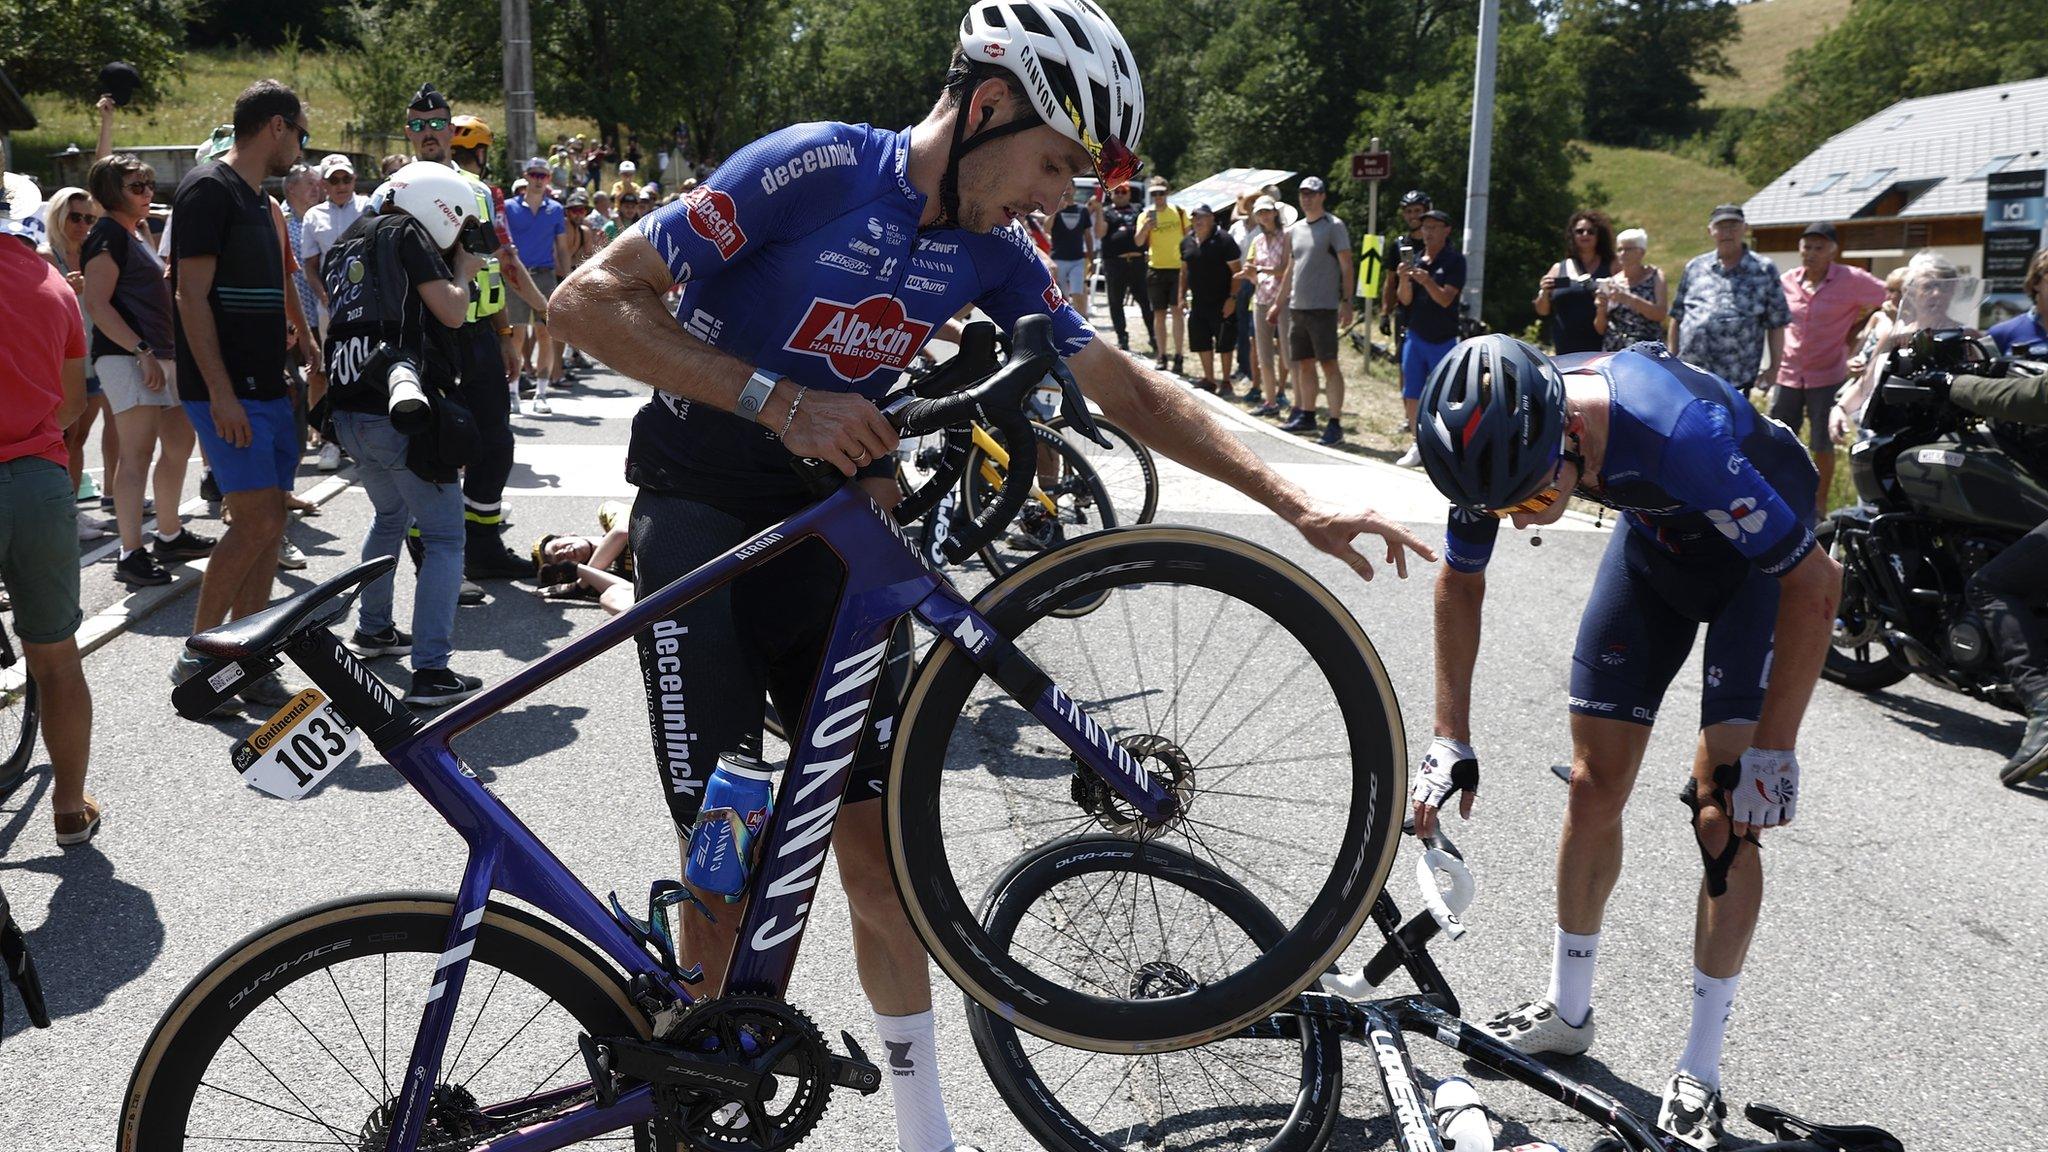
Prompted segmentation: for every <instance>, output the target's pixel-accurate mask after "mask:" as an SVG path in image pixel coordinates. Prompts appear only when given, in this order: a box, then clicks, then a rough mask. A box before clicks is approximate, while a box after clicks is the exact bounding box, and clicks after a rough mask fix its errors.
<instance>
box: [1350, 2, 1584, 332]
mask: <svg viewBox="0 0 2048 1152" xmlns="http://www.w3.org/2000/svg"><path fill="white" fill-rule="evenodd" d="M1473 51H1474V39H1473V37H1472V36H1469V35H1468V36H1463V37H1460V38H1459V39H1458V40H1457V41H1456V42H1455V43H1454V44H1453V45H1452V46H1451V47H1450V49H1449V51H1448V52H1447V53H1446V55H1447V57H1448V58H1449V59H1452V60H1462V61H1467V62H1469V61H1470V60H1471V59H1472V55H1473ZM1560 53H1561V49H1560V46H1559V45H1557V44H1556V43H1554V42H1553V41H1552V40H1551V39H1550V38H1549V37H1548V36H1547V35H1546V34H1545V32H1544V30H1543V28H1542V26H1541V25H1539V24H1536V23H1533V22H1530V23H1520V24H1515V25H1507V24H1505V23H1504V24H1503V26H1502V28H1501V34H1500V56H1499V68H1498V71H1497V76H1496V80H1495V88H1494V107H1493V180H1492V186H1491V188H1490V189H1489V197H1488V204H1487V211H1488V226H1487V230H1486V285H1487V287H1486V297H1485V302H1484V310H1483V317H1484V319H1485V320H1486V322H1487V323H1488V324H1490V325H1492V327H1493V328H1494V330H1495V331H1501V332H1520V331H1522V330H1524V329H1525V328H1527V327H1528V325H1529V323H1530V321H1531V319H1532V318H1533V317H1534V309H1533V306H1532V305H1531V303H1530V299H1531V297H1533V296H1534V295H1535V285H1536V281H1537V280H1538V279H1540V278H1541V277H1542V274H1543V270H1544V269H1545V268H1547V267H1548V266H1549V265H1550V263H1551V262H1552V261H1554V260H1556V259H1557V257H1558V255H1559V254H1560V253H1559V246H1560V244H1561V239H1560V237H1561V233H1562V231H1563V227H1564V223H1565V220H1566V219H1567V218H1568V217H1569V216H1570V215H1571V213H1572V210H1573V208H1574V207H1575V206H1576V205H1575V204H1574V203H1573V201H1572V194H1571V177H1572V167H1573V165H1574V164H1576V163H1578V162H1579V161H1580V160H1582V159H1583V158H1584V156H1583V150H1582V149H1580V148H1578V147H1576V146H1575V145H1573V144H1572V140H1573V139H1574V138H1575V136H1576V135H1577V133H1578V129H1579V124H1578V119H1577V116H1576V115H1575V114H1574V113H1575V107H1576V104H1575V97H1576V94H1577V82H1578V78H1577V76H1576V74H1575V73H1574V71H1573V70H1572V69H1571V68H1570V67H1569V66H1568V64H1567V62H1566V61H1564V60H1563V59H1561V58H1560ZM1471 114H1472V74H1471V69H1470V67H1469V64H1468V66H1467V67H1465V68H1463V69H1447V70H1445V71H1444V72H1443V73H1442V75H1441V76H1440V77H1439V78H1437V79H1434V80H1431V81H1428V82H1426V83H1423V84H1421V85H1419V86H1417V87H1416V88H1415V89H1413V90H1412V91H1410V92H1407V93H1392V92H1386V93H1378V94H1375V95H1373V96H1371V97H1369V98H1368V99H1367V100H1366V101H1365V106H1364V108H1363V109H1362V110H1361V111H1360V112H1359V115H1358V118H1357V121H1356V127H1355V129H1354V131H1353V134H1352V145H1351V147H1352V148H1354V149H1359V150H1362V149H1363V148H1364V147H1365V144H1366V142H1367V140H1368V138H1370V137H1373V136H1378V137H1379V138H1380V143H1381V145H1382V146H1383V147H1385V148H1387V149H1388V150H1390V151H1391V152H1392V153H1393V154H1394V165H1395V169H1396V171H1397V172H1398V173H1399V174H1400V177H1399V183H1400V184H1401V185H1403V186H1414V187H1421V188H1427V189H1429V191H1430V192H1431V194H1432V195H1433V196H1434V197H1435V198H1436V203H1437V205H1438V206H1439V207H1442V208H1443V209H1444V210H1445V211H1447V212H1449V213H1451V216H1452V221H1453V223H1452V228H1453V234H1454V235H1455V234H1456V231H1457V230H1458V229H1461V228H1462V227H1463V226H1464V221H1463V220H1462V219H1459V215H1460V210H1461V207H1462V205H1463V204H1464V202H1465V192H1466V180H1465V178H1466V152H1467V146H1468V142H1469V141H1470V139H1471V133H1470V131H1469V130H1468V125H1469V123H1470V119H1471ZM1329 175H1330V177H1331V184H1332V187H1333V188H1342V187H1344V186H1346V185H1348V184H1350V181H1349V180H1348V179H1346V176H1347V175H1348V173H1346V172H1341V171H1338V170H1336V167H1335V165H1334V164H1333V165H1332V166H1331V168H1330V170H1329ZM1352 202H1353V203H1355V202H1356V200H1355V198H1354V200H1353V201H1352ZM1340 211H1345V209H1340ZM1351 216H1355V217H1356V219H1355V220H1353V219H1350V217H1347V219H1348V220H1349V222H1351V223H1352V224H1353V231H1354V232H1362V231H1363V230H1364V228H1363V214H1362V213H1356V212H1352V213H1351ZM1383 226H1384V225H1383Z"/></svg>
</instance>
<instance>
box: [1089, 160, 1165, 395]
mask: <svg viewBox="0 0 2048 1152" xmlns="http://www.w3.org/2000/svg"><path fill="white" fill-rule="evenodd" d="M1139 212H1140V209H1139V208H1138V206H1137V205H1136V204H1133V203H1131V186H1130V185H1129V184H1119V185H1117V186H1116V187H1114V188H1112V189H1110V190H1109V203H1107V204H1104V205H1103V206H1102V214H1101V217H1100V218H1099V219H1097V220H1096V222H1095V238H1096V240H1098V241H1100V245H1099V246H1100V248H1101V250H1102V274H1103V278H1104V279H1105V280H1106V281H1108V283H1107V285H1106V287H1107V288H1108V289H1109V326H1110V327H1111V328H1112V329H1113V330H1115V332H1116V346H1117V347H1119V348H1121V349H1123V350H1124V351H1126V352H1128V351H1130V348H1131V342H1130V339H1129V336H1128V335H1127V334H1126V333H1125V331H1124V323H1125V322H1124V306H1125V302H1126V300H1127V298H1131V297H1135V298H1136V299H1137V301H1138V314H1139V315H1140V316H1143V317H1144V318H1145V331H1146V332H1148V333H1149V332H1151V331H1152V301H1151V298H1150V297H1148V296H1146V295H1145V250H1144V249H1143V248H1140V247H1138V215H1139ZM1153 353H1154V355H1157V354H1158V349H1157V348H1155V349H1153Z"/></svg>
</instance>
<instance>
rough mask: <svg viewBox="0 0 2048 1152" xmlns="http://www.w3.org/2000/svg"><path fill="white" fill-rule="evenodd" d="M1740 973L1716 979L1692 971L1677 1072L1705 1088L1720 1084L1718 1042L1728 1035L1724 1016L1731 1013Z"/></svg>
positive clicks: (1700, 972)
mask: <svg viewBox="0 0 2048 1152" xmlns="http://www.w3.org/2000/svg"><path fill="white" fill-rule="evenodd" d="M1741 984H1742V973H1740V972H1737V973H1736V974H1735V975H1733V976H1729V977H1727V978H1725V979H1716V978H1714V977H1712V976H1709V975H1707V974H1706V973H1704V972H1702V971H1700V970H1699V969H1698V968H1694V969H1693V970H1692V1028H1691V1030H1690V1031H1688V1032H1687V1033H1686V1034H1685V1053H1684V1055H1681V1056H1680V1057H1679V1058H1678V1071H1680V1072H1684V1073H1686V1074H1687V1075H1689V1076H1692V1077H1694V1078H1695V1079H1697V1080H1699V1081H1700V1082H1701V1083H1703V1084H1705V1085H1706V1086H1707V1087H1709V1088H1713V1089H1716V1090H1719V1089H1720V1087H1721V1042H1722V1041H1723V1040H1726V1039H1727V1038H1728V1018H1729V1017H1730V1016H1732V1015H1734V1014H1735V990H1736V988H1738V987H1740V986H1741Z"/></svg>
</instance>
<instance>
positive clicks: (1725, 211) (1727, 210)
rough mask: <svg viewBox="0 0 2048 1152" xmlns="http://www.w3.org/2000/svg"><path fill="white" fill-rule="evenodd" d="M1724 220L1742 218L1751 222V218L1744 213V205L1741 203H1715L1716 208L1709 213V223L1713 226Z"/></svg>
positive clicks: (1741, 219)
mask: <svg viewBox="0 0 2048 1152" xmlns="http://www.w3.org/2000/svg"><path fill="white" fill-rule="evenodd" d="M1723 220H1740V221H1742V222H1744V223H1748V222H1749V218H1748V217H1747V216H1744V215H1743V214H1742V205H1740V204H1716V205H1714V210H1713V211H1712V212H1710V213H1708V214H1707V223H1708V225H1710V226H1711V225H1714V224H1719V223H1720V222H1721V221H1723Z"/></svg>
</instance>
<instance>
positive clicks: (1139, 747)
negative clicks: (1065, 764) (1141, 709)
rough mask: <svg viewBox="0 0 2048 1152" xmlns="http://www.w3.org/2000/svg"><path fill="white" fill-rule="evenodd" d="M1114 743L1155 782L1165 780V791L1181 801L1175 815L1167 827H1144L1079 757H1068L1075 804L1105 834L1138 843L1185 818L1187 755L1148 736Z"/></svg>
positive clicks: (1189, 790) (1189, 793)
mask: <svg viewBox="0 0 2048 1152" xmlns="http://www.w3.org/2000/svg"><path fill="white" fill-rule="evenodd" d="M1117 743H1119V744H1121V745H1123V747H1124V751H1126V752H1129V753H1130V754H1131V758H1132V759H1134V760H1136V761H1137V762H1138V763H1139V765H1140V766H1142V767H1143V768H1144V769H1145V770H1146V771H1147V772H1149V773H1150V774H1151V775H1152V776H1153V777H1154V778H1155V779H1158V778H1162V777H1163V778H1164V779H1165V782H1166V790H1167V791H1169V792H1172V793H1173V794H1174V795H1175V796H1176V797H1178V798H1179V800H1180V807H1179V810H1178V812H1177V813H1176V814H1175V816H1174V817H1172V818H1171V819H1169V820H1168V821H1167V822H1166V823H1163V824H1156V825H1153V824H1147V823H1145V821H1144V818H1143V817H1141V816H1139V815H1138V812H1137V810H1136V809H1134V808H1132V807H1131V806H1130V804H1129V803H1128V802H1127V801H1125V800H1124V798H1123V797H1122V796H1119V795H1117V794H1116V790H1115V789H1113V788H1111V787H1110V786H1109V784H1108V783H1107V782H1105V781H1104V780H1103V779H1102V777H1100V776H1097V775H1096V774H1095V773H1094V772H1093V771H1092V770H1090V769H1089V768H1088V766H1087V765H1085V764H1083V763H1081V761H1080V758H1079V757H1073V756H1070V757H1069V759H1071V760H1073V762H1074V782H1073V793H1074V803H1076V804H1079V805H1080V806H1081V808H1082V810H1083V811H1085V812H1087V813H1088V814H1089V815H1091V816H1093V817H1095V822H1096V823H1098V824H1100V825H1102V827H1103V828H1104V829H1105V830H1106V831H1110V832H1116V833H1120V834H1123V835H1135V836H1137V837H1138V838H1139V839H1141V840H1142V839H1146V838H1149V837H1151V836H1155V835H1157V834H1158V833H1159V832H1160V831H1162V830H1163V829H1165V828H1168V827H1171V826H1172V824H1173V821H1174V820H1178V819H1181V818H1183V817H1185V816H1186V815H1187V813H1188V804H1189V803H1190V802H1191V801H1192V800H1193V799H1194V787H1193V784H1194V776H1195V766H1194V764H1193V763H1191V762H1190V761H1189V760H1188V754H1187V753H1186V752H1183V751H1181V749H1180V746H1179V745H1177V744H1175V743H1174V742H1173V741H1171V740H1168V739H1167V738H1166V737H1164V736H1155V735H1151V734H1149V733H1141V734H1137V735H1132V736H1125V737H1123V738H1122V739H1120V740H1118V741H1117Z"/></svg>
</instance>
